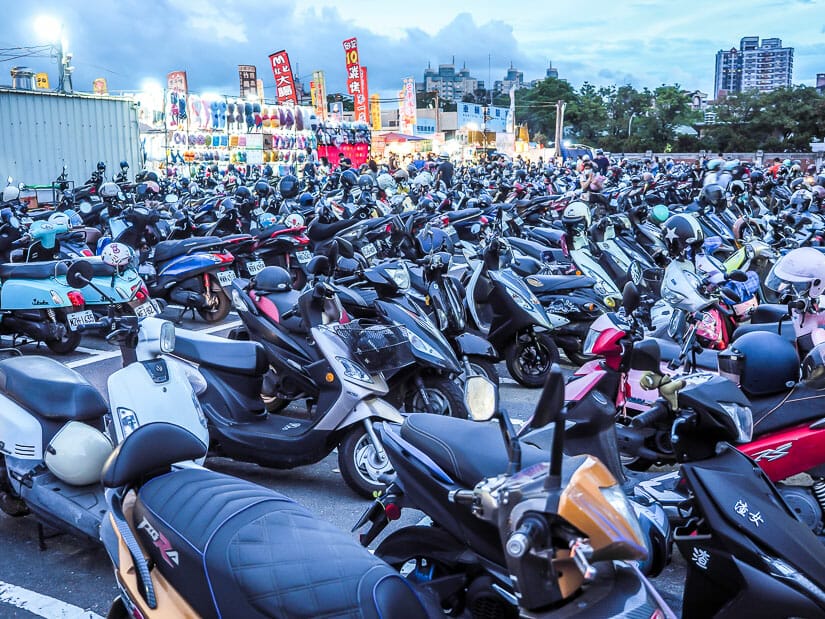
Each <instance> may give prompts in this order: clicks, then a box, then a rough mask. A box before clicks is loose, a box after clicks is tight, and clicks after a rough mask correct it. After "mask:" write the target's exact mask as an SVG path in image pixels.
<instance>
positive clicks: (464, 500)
mask: <svg viewBox="0 0 825 619" xmlns="http://www.w3.org/2000/svg"><path fill="white" fill-rule="evenodd" d="M447 500H448V501H450V503H456V504H458V505H472V504H473V501H474V500H475V492H473V491H472V490H450V493H449V494H448V495H447Z"/></svg>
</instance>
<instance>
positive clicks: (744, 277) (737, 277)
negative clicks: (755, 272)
mask: <svg viewBox="0 0 825 619" xmlns="http://www.w3.org/2000/svg"><path fill="white" fill-rule="evenodd" d="M728 279H729V280H731V281H733V282H739V283H741V284H743V283H745V282H746V281H748V274H747V273H745V272H744V271H740V270H739V269H736V270H735V271H731V273H730V275H728Z"/></svg>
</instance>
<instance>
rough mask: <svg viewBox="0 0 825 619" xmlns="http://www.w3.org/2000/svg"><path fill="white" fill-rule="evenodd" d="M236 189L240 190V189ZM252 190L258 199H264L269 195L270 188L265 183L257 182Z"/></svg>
mask: <svg viewBox="0 0 825 619" xmlns="http://www.w3.org/2000/svg"><path fill="white" fill-rule="evenodd" d="M238 189H239V190H240V187H239V188H238ZM253 190H254V191H255V194H256V195H257V196H258V197H259V198H265V197H266V196H268V195H269V192H270V191H272V187H270V186H269V183H267V182H266V181H258V182H257V183H255V186H254V187H253ZM235 195H238V192H237V191H236V192H235Z"/></svg>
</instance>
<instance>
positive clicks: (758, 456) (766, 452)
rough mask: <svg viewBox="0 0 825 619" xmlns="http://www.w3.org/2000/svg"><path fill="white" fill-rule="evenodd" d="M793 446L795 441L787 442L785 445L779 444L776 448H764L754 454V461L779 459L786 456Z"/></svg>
mask: <svg viewBox="0 0 825 619" xmlns="http://www.w3.org/2000/svg"><path fill="white" fill-rule="evenodd" d="M791 447H793V441H791V442H788V443H785V444H784V445H779V447H777V448H776V449H770V448H768V449H763V450H762V451H757V452H756V453H755V454H753V456H752V457H753V460H754V462H759V461H760V460H767V461H768V462H773V461H774V460H779V458H784V457H785V456H787V455H788V454H789V453H791Z"/></svg>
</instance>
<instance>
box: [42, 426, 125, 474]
mask: <svg viewBox="0 0 825 619" xmlns="http://www.w3.org/2000/svg"><path fill="white" fill-rule="evenodd" d="M112 449H113V447H112V443H111V441H109V439H108V438H107V437H106V435H105V434H103V433H102V432H100V431H98V430H95V429H94V428H93V427H92V426H87V425H86V424H85V423H81V422H80V421H70V422H69V423H67V424H66V425H65V426H63V427H62V428H60V430H59V431H58V433H57V434H55V435H54V438H53V439H52V441H51V442H50V443H49V447H48V448H47V449H46V454H45V455H44V457H43V459H44V460H45V462H46V466H47V467H48V468H49V470H50V471H51V472H52V473H54V475H55V476H56V477H58V478H59V479H60V480H62V481H64V482H66V483H67V484H71V485H72V486H87V485H89V484H93V483H96V482H98V481H100V472H101V470H103V463H104V462H106V458H108V457H109V454H110V453H112Z"/></svg>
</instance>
